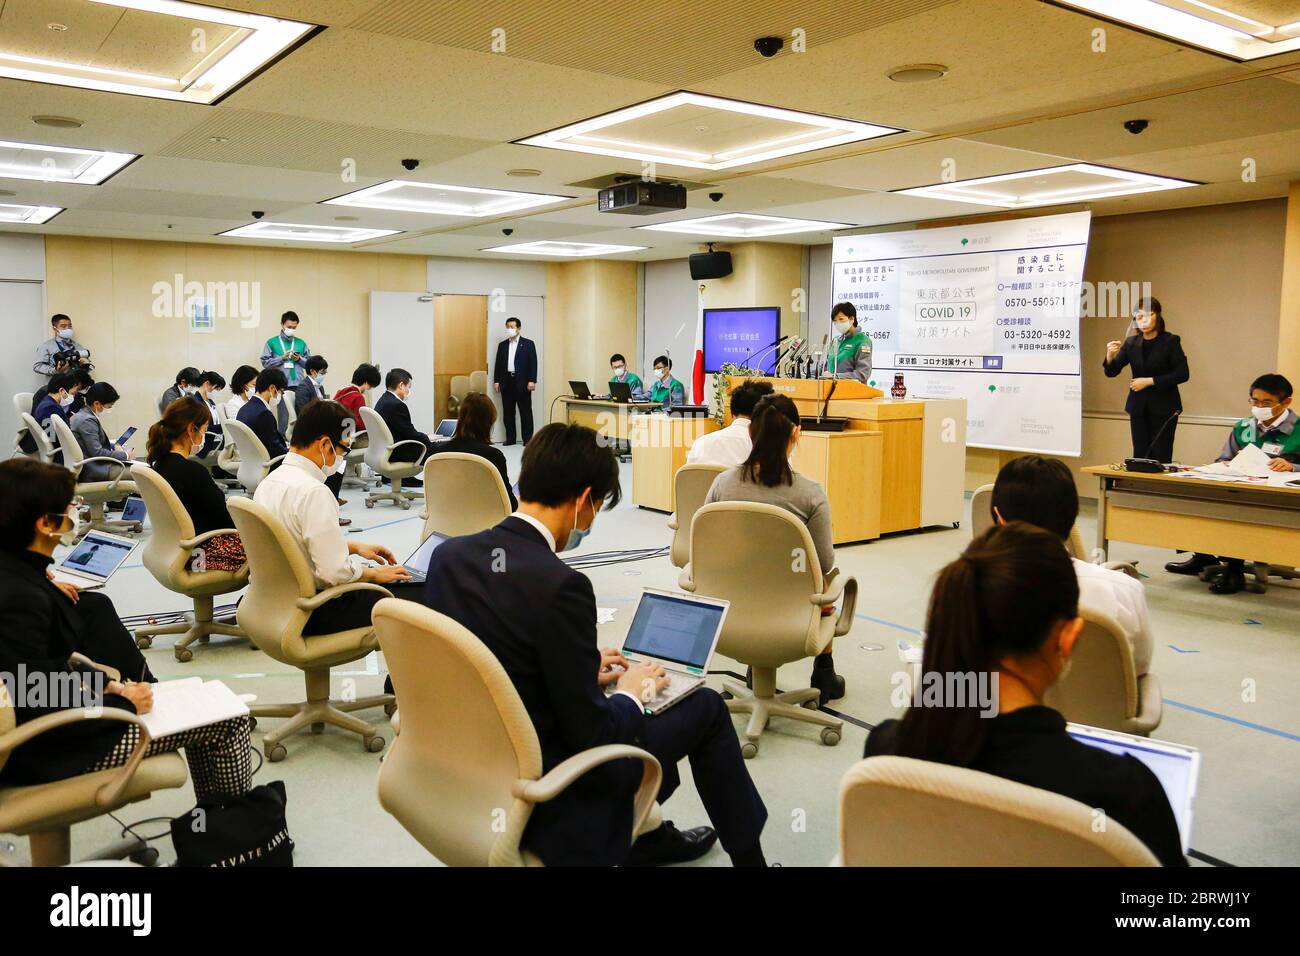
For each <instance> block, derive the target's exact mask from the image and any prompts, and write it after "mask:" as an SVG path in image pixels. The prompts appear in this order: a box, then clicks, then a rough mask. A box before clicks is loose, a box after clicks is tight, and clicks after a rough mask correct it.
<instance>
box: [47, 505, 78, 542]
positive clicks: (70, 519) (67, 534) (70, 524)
mask: <svg viewBox="0 0 1300 956" xmlns="http://www.w3.org/2000/svg"><path fill="white" fill-rule="evenodd" d="M45 517H46V518H50V517H53V515H46V516H45ZM63 519H64V521H63V524H62V525H61V526H60V529H59V530H58V531H56V532H54V533H53V534H51V535H50V537H52V538H58V539H59V543H60V544H62V545H67V546H71V545H73V544H75V543H76V541H77V537H78V532H80V531H81V511H80V510H79V509H78V508H76V507H75V506H74V507H73V509H72V510H71V511H69V512H67V513H66V514H64V515H63Z"/></svg>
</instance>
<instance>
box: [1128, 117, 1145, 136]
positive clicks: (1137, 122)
mask: <svg viewBox="0 0 1300 956" xmlns="http://www.w3.org/2000/svg"><path fill="white" fill-rule="evenodd" d="M1150 125H1151V121H1150V120H1144V119H1132V120H1125V121H1124V128H1125V129H1126V130H1128V131H1129V132H1130V133H1132V134H1133V135H1134V136H1137V135H1138V134H1139V133H1142V132H1144V131H1145V130H1146V128H1147V127H1148V126H1150Z"/></svg>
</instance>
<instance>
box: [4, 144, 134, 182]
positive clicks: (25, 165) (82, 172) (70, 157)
mask: <svg viewBox="0 0 1300 956" xmlns="http://www.w3.org/2000/svg"><path fill="white" fill-rule="evenodd" d="M136 159H139V156H137V155H136V154H135V153H109V152H106V151H104V150H102V149H75V148H73V147H71V146H42V145H40V144H38V143H11V142H7V141H5V140H0V179H37V180H40V181H42V182H47V183H82V184H85V185H89V186H97V185H99V184H100V183H102V182H103V181H104V180H106V179H107V178H108V177H109V176H112V175H113V174H114V173H115V172H117V171H118V170H119V169H121V168H122V167H123V166H125V165H126V164H127V163H129V162H132V161H133V160H136Z"/></svg>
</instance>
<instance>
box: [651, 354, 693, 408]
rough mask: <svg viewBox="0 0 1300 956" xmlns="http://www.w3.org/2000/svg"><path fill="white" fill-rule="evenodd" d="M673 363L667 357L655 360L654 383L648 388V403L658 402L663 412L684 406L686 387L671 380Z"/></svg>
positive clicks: (663, 356) (675, 380)
mask: <svg viewBox="0 0 1300 956" xmlns="http://www.w3.org/2000/svg"><path fill="white" fill-rule="evenodd" d="M672 368H673V362H672V359H670V358H669V357H668V356H667V355H660V356H658V357H657V358H656V359H655V365H654V369H655V370H654V376H655V381H654V384H653V385H652V386H650V401H652V402H658V403H659V404H660V405H662V406H663V409H664V411H668V409H670V408H673V407H674V406H677V405H685V404H686V386H684V385H683V384H682V383H681V382H679V381H677V379H675V378H673V372H672Z"/></svg>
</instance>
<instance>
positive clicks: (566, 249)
mask: <svg viewBox="0 0 1300 956" xmlns="http://www.w3.org/2000/svg"><path fill="white" fill-rule="evenodd" d="M644 248H645V246H616V245H614V244H612V243H599V242H562V241H560V240H552V239H540V240H538V241H536V242H512V243H509V244H508V245H504V246H490V247H488V248H487V249H480V250H479V251H480V252H510V253H515V252H517V253H520V254H522V255H527V256H566V257H568V258H574V257H579V256H605V255H612V254H613V253H616V252H637V251H638V250H640V249H644Z"/></svg>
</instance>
